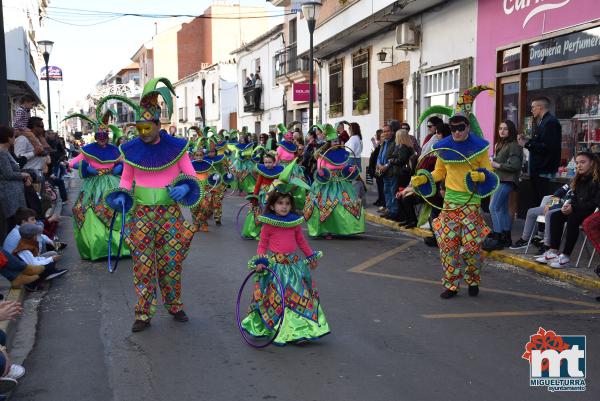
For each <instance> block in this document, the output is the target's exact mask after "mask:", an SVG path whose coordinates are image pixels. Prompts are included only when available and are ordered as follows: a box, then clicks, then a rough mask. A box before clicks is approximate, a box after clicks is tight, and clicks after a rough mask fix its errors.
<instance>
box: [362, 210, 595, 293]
mask: <svg viewBox="0 0 600 401" xmlns="http://www.w3.org/2000/svg"><path fill="white" fill-rule="evenodd" d="M365 213H366V220H367V221H370V222H371V223H376V224H380V225H382V226H386V227H388V228H391V229H392V230H394V231H400V232H404V233H407V234H412V235H415V236H418V237H428V236H430V235H431V231H429V230H424V229H422V228H412V229H404V228H401V227H399V226H398V223H395V222H393V221H390V220H387V219H384V218H382V217H379V216H376V215H374V214H373V213H370V212H366V211H365ZM483 252H484V254H485V256H487V257H488V258H490V259H493V260H496V261H498V262H503V263H508V264H511V265H513V266H517V267H520V268H522V269H526V270H530V271H533V272H535V273H538V274H541V275H543V276H546V277H551V278H553V279H556V280H559V281H562V282H566V283H569V284H573V285H576V286H578V287H583V288H586V289H589V290H596V291H600V280H594V279H592V278H588V277H583V276H580V275H577V274H573V273H569V272H566V271H564V270H557V269H552V268H550V267H548V266H546V265H542V264H539V263H536V262H532V261H531V260H529V259H525V258H522V257H519V256H517V255H515V254H513V253H511V252H507V251H492V252H485V251H483Z"/></svg>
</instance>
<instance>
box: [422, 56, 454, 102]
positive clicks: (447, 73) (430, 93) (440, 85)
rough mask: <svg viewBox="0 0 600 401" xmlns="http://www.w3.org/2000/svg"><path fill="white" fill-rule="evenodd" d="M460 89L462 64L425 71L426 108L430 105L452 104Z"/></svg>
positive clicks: (424, 91)
mask: <svg viewBox="0 0 600 401" xmlns="http://www.w3.org/2000/svg"><path fill="white" fill-rule="evenodd" d="M459 90H460V65H453V66H451V67H447V68H441V69H439V70H434V71H430V72H427V73H425V75H424V76H423V98H424V105H423V107H424V109H426V108H428V107H430V106H452V105H454V103H455V102H456V100H457V99H458V92H459Z"/></svg>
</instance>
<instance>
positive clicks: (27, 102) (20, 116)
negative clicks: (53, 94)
mask: <svg viewBox="0 0 600 401" xmlns="http://www.w3.org/2000/svg"><path fill="white" fill-rule="evenodd" d="M35 103H36V102H35V98H34V97H33V96H31V95H23V96H22V97H21V101H20V105H19V107H17V109H16V110H15V115H14V117H13V124H12V126H13V128H14V129H16V130H26V129H27V123H28V122H29V117H31V109H32V108H33V106H35Z"/></svg>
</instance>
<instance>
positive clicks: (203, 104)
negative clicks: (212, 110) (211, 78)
mask: <svg viewBox="0 0 600 401" xmlns="http://www.w3.org/2000/svg"><path fill="white" fill-rule="evenodd" d="M205 87H206V78H202V128H206V96H204V88H205Z"/></svg>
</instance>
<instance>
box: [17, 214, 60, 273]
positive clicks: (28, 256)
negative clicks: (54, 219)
mask: <svg viewBox="0 0 600 401" xmlns="http://www.w3.org/2000/svg"><path fill="white" fill-rule="evenodd" d="M42 231H43V229H42V227H40V226H39V225H38V224H31V223H26V224H23V225H22V226H21V227H19V234H20V235H21V239H20V240H19V243H18V244H17V247H16V248H15V249H14V250H13V251H12V254H13V255H15V256H17V257H18V258H19V259H21V261H23V262H25V263H26V264H28V265H30V266H44V271H43V273H42V274H40V279H45V280H51V279H53V278H56V277H59V276H62V275H63V274H65V273H67V271H68V270H67V269H58V268H56V262H57V261H58V260H59V259H60V258H61V256H60V255H59V254H57V253H56V252H46V253H44V254H40V252H39V236H40V235H41V234H42Z"/></svg>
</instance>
